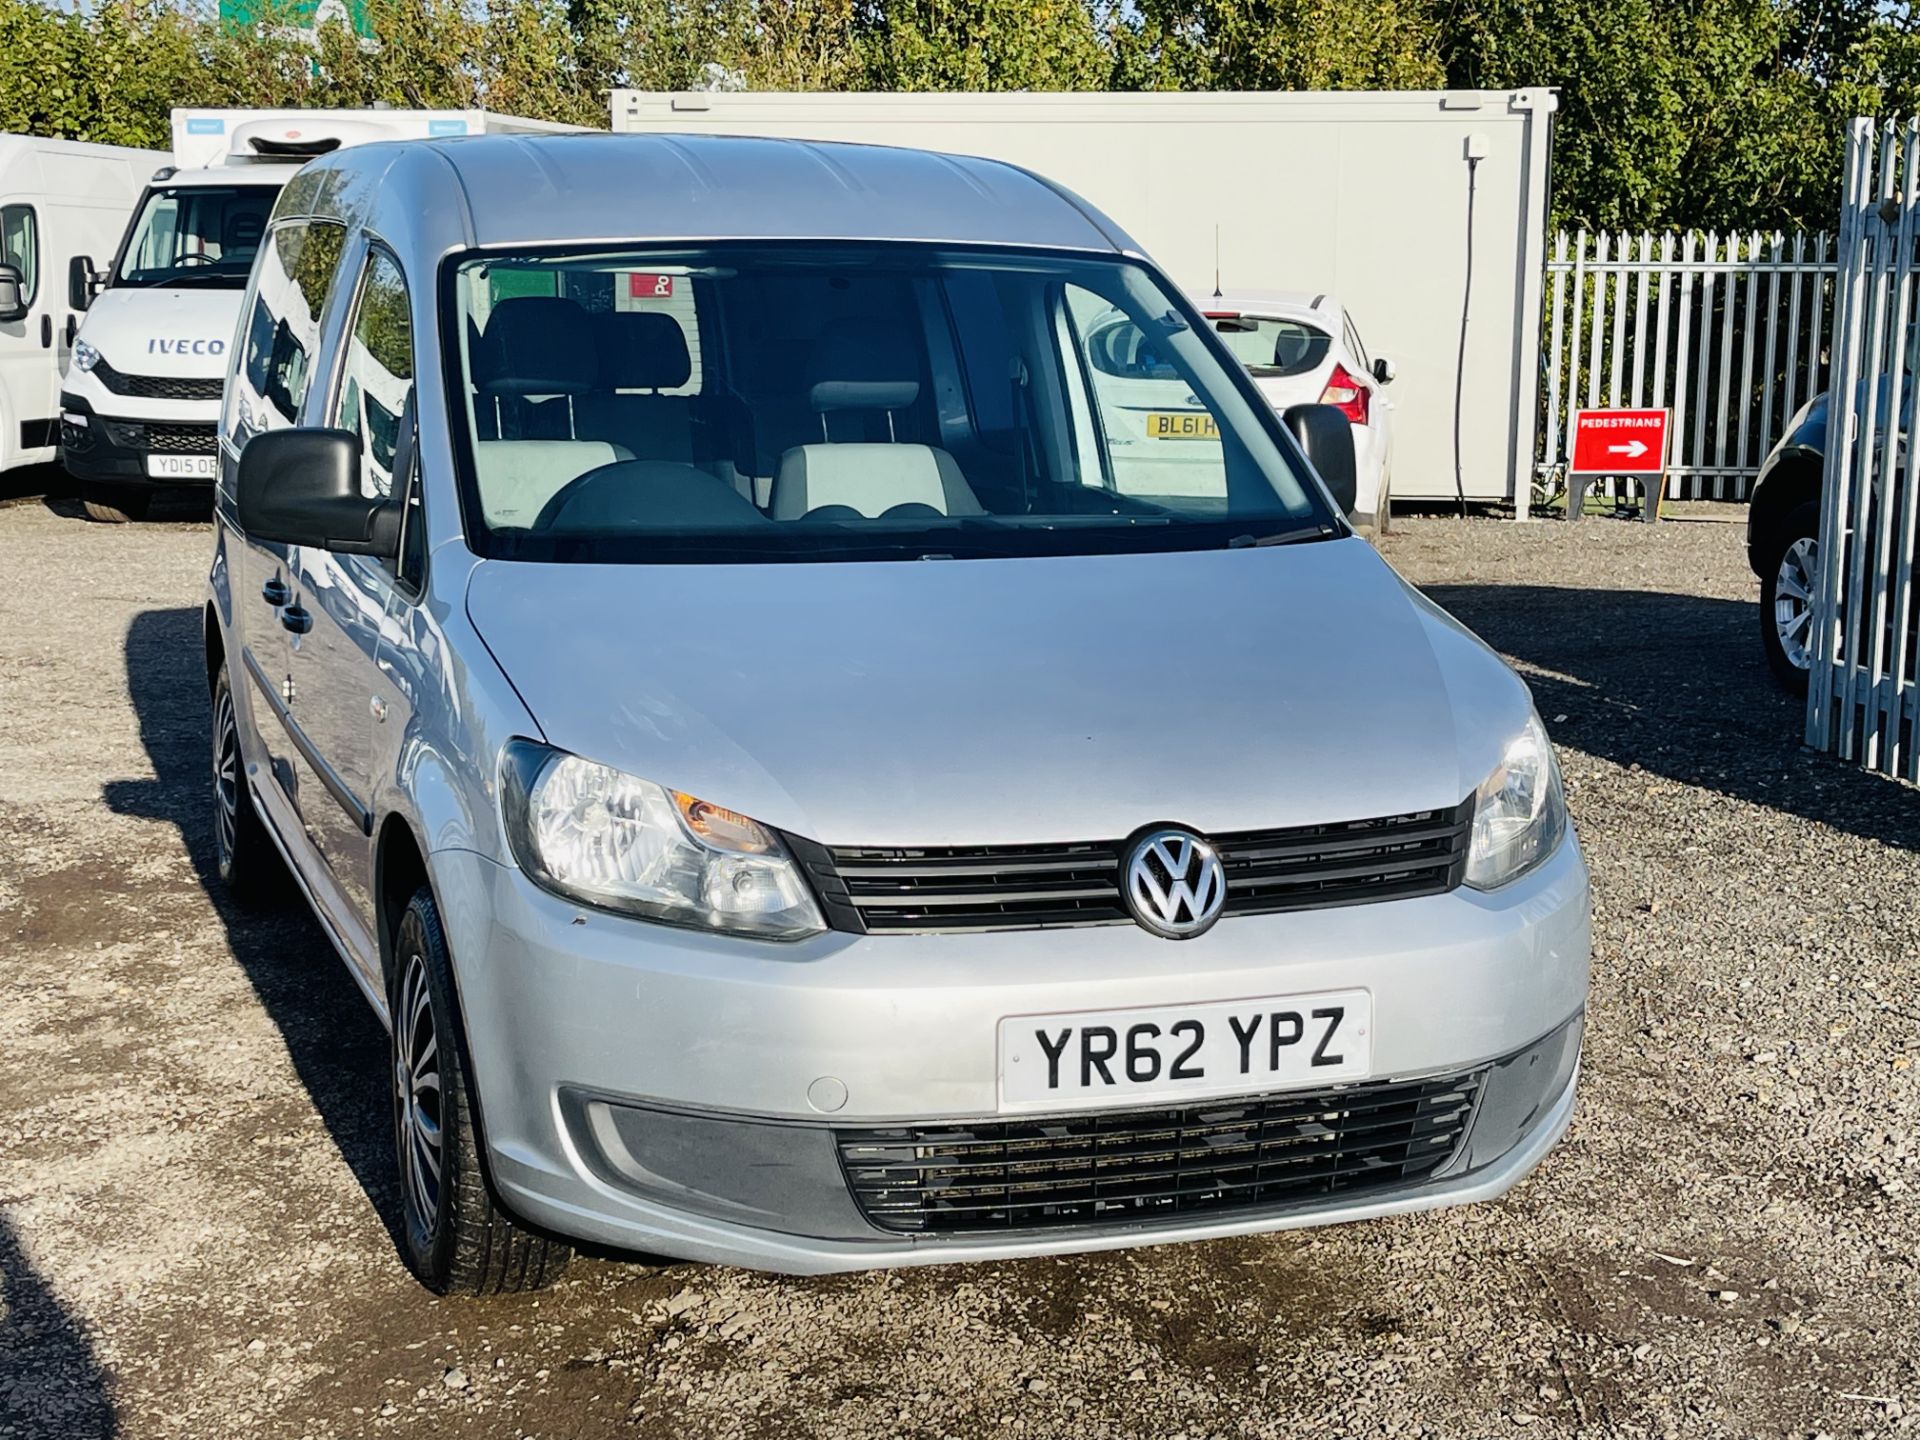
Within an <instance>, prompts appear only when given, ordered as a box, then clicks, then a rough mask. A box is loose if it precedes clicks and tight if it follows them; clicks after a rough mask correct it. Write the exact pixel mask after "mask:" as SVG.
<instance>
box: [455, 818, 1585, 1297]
mask: <svg viewBox="0 0 1920 1440" xmlns="http://www.w3.org/2000/svg"><path fill="white" fill-rule="evenodd" d="M432 870H433V877H434V883H435V886H436V889H437V891H438V892H439V898H440V901H441V908H442V912H443V915H444V917H445V918H446V921H447V928H448V932H449V936H448V938H449V941H450V942H451V946H452V949H453V953H454V956H455V962H456V969H457V972H458V976H459V985H460V991H461V1004H462V1009H463V1012H464V1018H465V1022H466V1028H467V1033H468V1040H469V1045H470V1049H471V1053H472V1058H473V1075H474V1077H475V1084H476V1087H477V1090H478V1099H479V1105H480V1112H481V1119H482V1124H483V1127H484V1131H485V1134H486V1141H487V1152H488V1161H489V1167H490V1171H491V1177H492V1180H493V1182H494V1185H495V1188H496V1189H497V1190H498V1192H499V1193H500V1195H501V1197H502V1199H503V1200H504V1201H505V1203H506V1204H507V1205H508V1206H509V1207H510V1208H511V1209H513V1210H514V1211H516V1212H517V1213H519V1214H521V1215H523V1216H524V1217H525V1218H527V1219H529V1220H531V1221H534V1222H536V1223H538V1224H541V1225H544V1226H546V1227H548V1228H550V1229H552V1230H555V1231H557V1232H559V1233H562V1234H565V1235H569V1236H574V1237H577V1238H581V1239H587V1240H591V1241H594V1242H597V1243H600V1244H605V1245H611V1246H615V1247H618V1248H623V1249H630V1250H640V1251H647V1252H652V1253H658V1254H667V1255H674V1256H680V1257H684V1258H688V1259H696V1260H704V1261H713V1262H721V1263H734V1264H745V1265H750V1266H754V1267H757V1268H763V1269H771V1270H780V1271H789V1272H798V1273H815V1272H821V1271H831V1270H845V1269H860V1268H867V1267H873V1266H892V1265H902V1264H915V1263H937V1262H944V1261H952V1260H962V1259H1003V1258H1008V1257H1012V1256H1019V1255H1030V1254H1053V1253H1062V1252H1068V1251H1079V1250H1097V1249H1109V1248H1114V1247H1117V1246H1125V1245H1137V1244H1142V1243H1158V1242H1163V1241H1171V1240H1189V1239H1201V1238H1206V1237H1212V1236H1221V1235H1234V1234H1245V1233H1250V1232H1258V1231H1267V1230H1277V1229H1285V1228H1292V1227H1295V1226H1301V1225H1311V1224H1323V1223H1330V1222H1334V1221H1342V1220H1352V1219H1360V1218H1364V1217H1368V1216H1377V1215H1388V1214H1396V1213H1402V1212H1405V1211H1410V1210H1418V1209H1425V1208H1429V1207H1432V1206H1437V1205H1446V1204H1455V1203H1461V1202H1465V1201H1471V1200H1479V1199H1486V1198H1489V1197H1491V1196H1494V1195H1497V1194H1499V1193H1500V1192H1502V1191H1503V1190H1505V1189H1507V1188H1508V1187H1509V1186H1511V1185H1513V1184H1514V1183H1516V1182H1517V1181H1518V1180H1519V1179H1520V1178H1521V1176H1523V1175H1524V1174H1525V1173H1526V1172H1527V1171H1528V1170H1529V1169H1531V1168H1532V1166H1533V1165H1535V1164H1536V1163H1537V1162H1538V1161H1539V1159H1540V1158H1541V1157H1542V1156H1543V1155H1544V1154H1545V1153H1546V1151H1547V1150H1548V1149H1549V1148H1550V1147H1551V1146H1552V1144H1553V1142H1554V1140H1555V1139H1557V1138H1558V1136H1559V1134H1560V1133H1561V1132H1562V1131H1563V1130H1564V1129H1565V1127H1566V1124H1567V1122H1568V1119H1569V1117H1570V1115H1571V1113H1572V1107H1573V1094H1574V1073H1575V1070H1576V1068H1577V1057H1578V1052H1579V1044H1580V1033H1579V1018H1580V1016H1581V1015H1582V1013H1583V1011H1584V1005H1585V999H1586V988H1587V966H1588V948H1589V918H1588V896H1587V881H1586V871H1585V867H1584V865H1583V863H1582V861H1581V859H1580V855H1579V851H1578V847H1577V845H1576V844H1575V843H1574V842H1573V840H1572V839H1571V838H1569V840H1568V841H1567V843H1566V844H1564V845H1563V846H1562V848H1561V850H1560V851H1559V853H1558V854H1557V855H1556V856H1555V857H1554V858H1553V859H1552V860H1550V861H1548V862H1547V864H1545V865H1543V866H1542V867H1541V868H1540V869H1539V870H1537V871H1535V872H1534V873H1533V874H1532V875H1529V876H1527V877H1525V878H1524V879H1522V880H1521V881H1519V882H1517V883H1516V884H1515V885H1513V886H1510V887H1508V888H1507V889H1506V890H1504V891H1501V892H1498V893H1496V894H1493V895H1481V894H1477V893H1475V892H1473V891H1468V890H1457V891H1454V892H1452V893H1451V894H1447V895H1440V896H1432V897H1427V898H1422V899H1415V900H1406V901H1396V902H1388V903H1383V904H1374V905H1359V906H1352V907H1349V908H1345V909H1334V910H1320V911H1306V912H1298V913H1292V914H1282V915H1271V916H1258V917H1255V916H1248V917H1239V918H1234V919H1231V920H1229V921H1226V922H1223V923H1222V924H1220V925H1218V926H1216V927H1215V928H1214V930H1212V931H1211V932H1209V933H1208V934H1207V935H1205V936H1203V937H1201V938H1200V939H1198V940H1194V941H1189V942H1185V943H1182V944H1180V945H1173V944H1171V943H1169V942H1167V941H1163V940H1159V939H1156V938H1155V937H1153V936H1151V935H1149V934H1147V933H1146V932H1145V931H1143V930H1137V929H1135V928H1133V927H1128V926H1119V927H1100V928H1090V929H1084V930H1064V931H1041V932H1010V933H997V934H981V935H924V936H922V935H889V936H867V937H855V936H848V935H841V934H828V935H823V936H817V937H815V938H814V939H812V940H808V941H804V942H801V943H799V944H795V945H770V944H765V943H754V942H741V941H733V940H727V939H723V938H718V937H713V936H708V935H703V934H698V933H693V932H683V931H676V930H671V929H667V928H665V927H660V926H651V925H646V924H643V923H641V922H637V921H632V920H627V919H624V918H621V917H617V916H612V915H606V914H602V913H599V912H595V911H590V910H585V909H583V908H582V907H579V906H576V905H571V904H568V903H566V902H565V901H562V900H559V899H557V898H555V897H553V896H550V895H548V894H546V893H545V892H543V891H541V890H538V889H537V888H535V887H534V886H533V885H531V884H530V883H529V882H528V881H526V880H525V879H524V878H523V877H522V876H521V875H520V874H519V872H517V871H515V870H512V869H510V868H508V867H504V866H501V865H498V864H496V863H495V862H493V861H490V860H488V859H485V858H484V857H481V856H479V855H477V854H474V853H473V852H470V851H441V852H437V853H436V854H435V855H434V857H433V862H432ZM1355 987H1364V988H1366V989H1368V990H1370V991H1371V992H1372V994H1373V997H1374V1074H1375V1077H1376V1078H1377V1079H1380V1080H1386V1079H1395V1080H1398V1079H1411V1078H1416V1077H1427V1076H1444V1075H1451V1074H1455V1073H1460V1072H1465V1071H1469V1070H1472V1071H1482V1072H1484V1073H1485V1075H1486V1077H1487V1079H1486V1083H1485V1088H1484V1089H1483V1091H1482V1092H1481V1093H1480V1095H1479V1098H1478V1100H1477V1102H1476V1106H1475V1111H1474V1115H1473V1119H1472V1121H1471V1128H1470V1129H1469V1130H1468V1131H1467V1133H1466V1136H1465V1138H1464V1139H1463V1140H1462V1141H1461V1142H1460V1143H1459V1145H1458V1147H1457V1149H1456V1150H1455V1151H1454V1153H1453V1154H1452V1155H1451V1158H1450V1159H1449V1160H1448V1161H1447V1163H1446V1164H1444V1165H1441V1166H1440V1167H1438V1168H1437V1169H1436V1170H1434V1171H1433V1172H1431V1173H1430V1174H1428V1175H1426V1176H1424V1177H1422V1178H1420V1179H1419V1180H1418V1182H1417V1183H1412V1184H1408V1185H1389V1186H1383V1187H1381V1188H1377V1189H1370V1190H1366V1191H1363V1192H1353V1193H1348V1194H1329V1195H1327V1196H1326V1197H1324V1198H1323V1199H1320V1200H1315V1201H1308V1202H1305V1203H1287V1204H1284V1205H1274V1206H1269V1207H1265V1208H1258V1207H1250V1208H1247V1209H1233V1210H1214V1211H1210V1212H1207V1213H1204V1214H1200V1215H1179V1216H1172V1217H1168V1218H1165V1219H1159V1218H1156V1219H1152V1220H1149V1221H1145V1222H1141V1223H1122V1224H1103V1223H1099V1222H1093V1223H1089V1224H1074V1225H1067V1226H1060V1227H1057V1228H1051V1229H1045V1230H1025V1231H1017V1232H1002V1233H987V1234H980V1233H967V1234H947V1233H938V1234H899V1233H892V1232H889V1231H887V1230H883V1229H881V1228H880V1227H879V1226H877V1225H875V1224H872V1223H870V1222H869V1221H868V1220H867V1219H866V1218H865V1217H864V1215H863V1214H862V1212H861V1210H860V1209H859V1207H858V1206H857V1205H856V1204H855V1203H854V1202H853V1200H852V1198H851V1192H850V1190H849V1187H848V1185H847V1181H846V1178H845V1175H844V1173H843V1172H842V1171H841V1170H840V1169H839V1165H840V1161H839V1152H838V1149H837V1148H836V1143H835V1135H836V1132H840V1131H846V1130H852V1129H862V1128H867V1127H875V1126H887V1125H890V1124H891V1125H896V1126H906V1125H920V1124H925V1123H927V1122H930V1121H952V1122H954V1123H955V1124H956V1125H964V1124H965V1123H966V1122H968V1121H969V1120H970V1119H972V1118H975V1117H994V1116H995V1115H996V1114H997V1112H998V1109H999V1106H998V1056H997V1049H996V1046H997V1040H996V1036H997V1028H998V1022H999V1020H1000V1018H1001V1017H1003V1016H1005V1015H1013V1014H1036V1013H1053V1012H1063V1011H1079V1010H1105V1009H1122V1008H1131V1007H1138V1006H1150V1005H1180V1004H1189V1003H1192V1004H1197V1003H1201V1002H1205V1001H1213V1000H1221V999H1233V998H1239V997H1260V996H1279V995H1292V994H1308V993H1313V992H1317V991H1323V990H1334V989H1350V988H1355ZM836 1101H837V1102H839V1103H838V1104H837V1105H836V1103H835V1102H836Z"/></svg>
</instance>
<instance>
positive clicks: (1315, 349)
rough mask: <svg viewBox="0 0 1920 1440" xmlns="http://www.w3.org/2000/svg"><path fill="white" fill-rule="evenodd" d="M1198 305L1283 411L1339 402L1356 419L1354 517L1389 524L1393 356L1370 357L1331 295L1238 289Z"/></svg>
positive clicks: (1199, 298) (1200, 298) (1349, 318)
mask: <svg viewBox="0 0 1920 1440" xmlns="http://www.w3.org/2000/svg"><path fill="white" fill-rule="evenodd" d="M1194 304H1195V305H1196V306H1197V307H1198V308H1199V309H1200V311H1201V313H1202V314H1204V315H1205V316H1206V317H1207V319H1209V320H1211V321H1212V322H1213V328H1214V329H1215V330H1217V331H1219V332H1220V338H1221V339H1223V340H1224V341H1226V343H1227V348H1228V349H1229V350H1231V351H1233V353H1234V354H1235V355H1237V356H1239V357H1240V361H1241V363H1242V364H1244V365H1245V366H1246V367H1247V370H1248V372H1249V373H1250V374H1251V375H1252V376H1253V378H1254V381H1255V382H1256V383H1257V384H1258V385H1259V387H1260V392H1261V393H1262V394H1263V395H1265V396H1266V397H1267V399H1268V400H1269V401H1271V402H1272V404H1273V408H1274V409H1276V410H1285V409H1287V408H1288V407H1289V406H1291V405H1313V404H1321V405H1333V406H1337V407H1338V408H1339V409H1340V411H1341V412H1342V413H1344V414H1345V415H1346V417H1347V419H1348V420H1349V421H1350V422H1352V425H1353V450H1354V470H1355V478H1356V481H1357V485H1356V490H1357V499H1356V501H1355V506H1356V508H1355V511H1354V518H1355V519H1357V520H1360V521H1362V522H1364V523H1368V524H1373V525H1376V526H1378V527H1381V528H1384V526H1385V523H1386V513H1387V506H1386V498H1387V496H1388V495H1389V494H1390V493H1391V488H1392V486H1391V481H1392V473H1393V419H1392V411H1393V402H1392V401H1391V400H1389V399H1388V398H1387V397H1386V396H1385V394H1383V393H1382V392H1383V391H1384V390H1385V388H1386V387H1387V386H1388V385H1390V384H1391V383H1392V382H1393V362H1392V361H1391V360H1388V359H1386V358H1385V357H1384V356H1370V355H1369V354H1368V353H1367V347H1366V345H1365V344H1364V343H1362V341H1361V339H1360V332H1359V330H1358V329H1356V328H1355V326H1354V323H1353V317H1352V316H1351V315H1349V314H1348V313H1347V309H1346V307H1345V306H1344V305H1342V304H1341V303H1340V302H1339V301H1338V300H1337V299H1335V298H1334V297H1333V296H1331V295H1309V294H1306V293H1304V292H1301V291H1292V290H1233V291H1229V292H1227V293H1225V294H1221V295H1208V296H1195V297H1194Z"/></svg>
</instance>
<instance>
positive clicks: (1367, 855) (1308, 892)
mask: <svg viewBox="0 0 1920 1440" xmlns="http://www.w3.org/2000/svg"><path fill="white" fill-rule="evenodd" d="M1472 818H1473V817H1472V807H1471V805H1470V804H1464V805H1458V806H1455V807H1454V808H1453V809H1451V810H1420V811H1414V812H1412V813H1409V814H1405V815H1390V816H1386V817H1384V818H1382V819H1377V820H1355V821H1350V822H1346V823H1342V824H1331V825H1302V826H1296V827H1294V828H1292V829H1287V830H1258V831H1247V832H1243V833H1239V834H1233V835H1216V836H1213V837H1212V840H1213V844H1214V847H1215V848H1216V849H1217V850H1218V851H1219V852H1220V860H1221V863H1222V865H1223V866H1224V867H1225V869H1226V873H1227V907H1226V913H1227V914H1229V915H1264V914H1272V913H1274V912H1276V911H1281V910H1307V909H1315V908H1319V907H1322V906H1330V905H1357V904H1362V903H1364V902H1366V901H1370V900H1402V899H1407V898H1409V897H1412V896H1415V895H1439V894H1443V893H1444V892H1446V891H1448V890H1451V889H1453V888H1454V887H1455V886H1457V885H1458V884H1459V883H1460V877H1461V874H1462V872H1463V871H1464V869H1465V868H1466V862H1467V838H1468V834H1469V831H1470V830H1471V826H1472ZM1125 848H1126V842H1125V841H1120V840H1114V841H1103V842H1099V843H1091V844H1084V845H1021V846H975V847H953V846H948V847H927V848H917V849H873V848H864V847H844V848H841V849H837V850H830V851H827V852H826V854H825V856H824V857H815V858H812V859H811V860H810V861H809V866H808V868H809V869H810V870H811V871H812V873H813V877H814V881H815V883H816V885H818V886H819V888H820V891H821V897H822V899H823V900H825V901H826V902H827V905H828V909H829V911H830V912H832V913H833V914H834V915H835V916H836V917H850V922H851V924H852V926H854V927H856V928H863V929H865V930H867V931H874V932H887V931H950V930H1027V929H1043V928H1048V927H1054V926H1062V925H1111V924H1118V923H1121V922H1124V921H1127V920H1128V919H1130V916H1129V915H1128V912H1127V910H1126V907H1125V905H1124V904H1123V902H1122V900H1121V891H1120V857H1121V854H1122V852H1123V851H1124V850H1125Z"/></svg>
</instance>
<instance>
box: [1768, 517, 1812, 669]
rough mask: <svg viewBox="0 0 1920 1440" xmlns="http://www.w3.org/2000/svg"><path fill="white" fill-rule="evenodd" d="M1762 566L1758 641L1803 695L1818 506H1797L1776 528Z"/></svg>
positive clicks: (1808, 658) (1770, 660)
mask: <svg viewBox="0 0 1920 1440" xmlns="http://www.w3.org/2000/svg"><path fill="white" fill-rule="evenodd" d="M1759 569H1760V645H1761V648H1762V649H1763V650H1765V651H1766V655H1767V665H1768V666H1769V667H1770V668H1771V669H1772V671H1773V675H1774V678H1775V679H1776V680H1778V681H1779V682H1780V684H1781V685H1782V686H1784V687H1785V688H1786V689H1787V690H1788V691H1790V692H1791V693H1793V694H1795V695H1804V694H1806V693H1807V676H1808V674H1809V672H1810V670H1811V668H1812V664H1813V628H1814V605H1815V603H1816V602H1815V597H1816V596H1817V595H1818V594H1819V590H1820V507H1819V506H1818V505H1817V504H1815V503H1814V502H1813V501H1811V500H1809V501H1807V502H1805V503H1804V504H1801V505H1796V506H1795V507H1794V508H1793V509H1792V510H1791V511H1789V512H1788V513H1787V514H1786V515H1785V516H1784V517H1783V518H1782V519H1781V521H1780V524H1779V525H1778V526H1777V527H1775V529H1774V531H1773V535H1772V543H1771V545H1770V546H1769V549H1768V552H1767V554H1766V556H1765V557H1764V558H1763V559H1762V561H1761V564H1760V566H1759Z"/></svg>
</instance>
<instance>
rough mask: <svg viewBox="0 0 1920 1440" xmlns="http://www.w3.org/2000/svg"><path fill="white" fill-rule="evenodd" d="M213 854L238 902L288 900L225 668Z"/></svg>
mask: <svg viewBox="0 0 1920 1440" xmlns="http://www.w3.org/2000/svg"><path fill="white" fill-rule="evenodd" d="M212 737H213V767H212V768H213V853H214V866H215V869H216V870H217V871H218V872H219V875H220V883H221V884H222V885H223V886H225V887H226V891H227V893H228V894H229V895H231V896H232V897H233V898H234V899H235V900H236V901H238V902H239V903H240V904H242V905H246V906H249V907H258V906H265V905H269V904H272V903H274V902H277V901H279V900H281V899H283V898H285V895H286V880H287V871H286V867H285V866H284V865H283V864H282V863H281V861H280V852H279V851H278V850H276V849H275V848H274V844H273V837H272V836H271V835H269V834H268V833H267V826H266V822H265V821H264V820H262V819H261V818H260V812H259V811H258V810H256V809H255V808H254V805H253V792H252V791H251V790H250V789H248V787H247V775H246V763H245V761H244V759H243V758H242V756H241V754H240V728H239V720H238V717H237V716H236V714H235V713H234V701H233V682H232V680H231V678H230V677H229V676H228V674H227V667H226V666H225V665H222V666H221V667H220V673H219V675H218V676H216V677H215V678H214V682H213V726H212Z"/></svg>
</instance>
